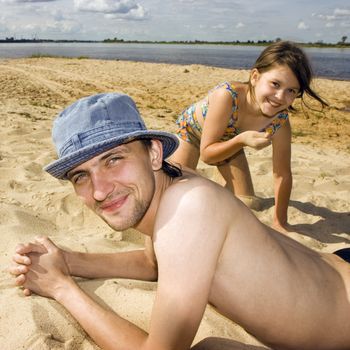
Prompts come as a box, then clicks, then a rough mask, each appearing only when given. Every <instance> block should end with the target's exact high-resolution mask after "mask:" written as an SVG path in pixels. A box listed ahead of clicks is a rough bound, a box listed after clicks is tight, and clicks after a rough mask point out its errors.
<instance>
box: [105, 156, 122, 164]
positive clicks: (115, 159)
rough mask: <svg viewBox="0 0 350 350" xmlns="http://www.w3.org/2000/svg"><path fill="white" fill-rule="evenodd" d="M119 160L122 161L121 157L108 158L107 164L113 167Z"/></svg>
mask: <svg viewBox="0 0 350 350" xmlns="http://www.w3.org/2000/svg"><path fill="white" fill-rule="evenodd" d="M121 159H122V157H120V156H114V157H111V158H108V159H107V164H108V165H114V164H115V163H118V162H119V161H120V160H121Z"/></svg>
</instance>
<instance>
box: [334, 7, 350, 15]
mask: <svg viewBox="0 0 350 350" xmlns="http://www.w3.org/2000/svg"><path fill="white" fill-rule="evenodd" d="M334 15H335V16H340V17H342V16H346V17H350V10H346V9H339V8H336V9H335V10H334Z"/></svg>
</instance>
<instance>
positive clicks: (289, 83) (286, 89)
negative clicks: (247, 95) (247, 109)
mask: <svg viewBox="0 0 350 350" xmlns="http://www.w3.org/2000/svg"><path fill="white" fill-rule="evenodd" d="M251 85H252V86H253V89H254V99H255V102H256V103H257V105H258V106H259V109H260V110H261V113H262V114H263V115H265V116H267V117H273V116H275V115H276V114H277V113H279V112H281V111H283V110H285V109H287V108H288V107H289V106H290V105H291V104H292V103H293V102H294V99H295V98H296V97H297V96H298V94H299V89H300V85H299V82H298V79H297V78H296V76H295V75H294V73H293V72H292V71H291V69H290V68H289V67H288V66H281V65H277V66H275V67H274V68H272V69H270V70H268V71H266V72H263V73H259V71H258V70H257V69H253V71H252V74H251Z"/></svg>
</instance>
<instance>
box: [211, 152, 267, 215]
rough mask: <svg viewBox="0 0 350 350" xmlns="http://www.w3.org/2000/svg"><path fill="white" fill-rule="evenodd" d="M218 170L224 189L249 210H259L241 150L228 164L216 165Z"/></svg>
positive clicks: (245, 160) (245, 159)
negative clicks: (223, 181)
mask: <svg viewBox="0 0 350 350" xmlns="http://www.w3.org/2000/svg"><path fill="white" fill-rule="evenodd" d="M218 170H219V172H220V174H221V175H222V177H223V178H224V180H225V182H226V184H225V187H226V188H228V189H229V190H230V191H231V192H233V193H234V194H235V195H236V196H237V197H238V198H239V199H240V200H241V201H242V202H243V203H245V204H246V205H247V206H248V207H249V208H251V209H255V210H259V209H260V208H261V203H260V200H259V198H257V197H256V196H255V193H254V186H253V182H252V178H251V175H250V170H249V165H248V161H247V158H246V156H245V153H244V150H243V149H242V150H241V151H239V152H238V153H236V154H235V155H234V156H233V157H232V158H231V159H230V161H229V162H228V163H226V164H222V165H218Z"/></svg>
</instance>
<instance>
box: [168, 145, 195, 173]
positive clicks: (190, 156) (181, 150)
mask: <svg viewBox="0 0 350 350" xmlns="http://www.w3.org/2000/svg"><path fill="white" fill-rule="evenodd" d="M179 141H180V145H179V147H178V148H177V150H176V151H175V153H174V154H173V155H172V156H171V157H170V158H169V161H170V162H171V163H173V164H175V165H176V164H180V165H182V166H185V167H188V168H191V169H193V170H195V169H196V168H197V164H198V159H199V149H197V147H195V146H194V145H192V144H191V143H189V142H186V141H184V140H181V139H179Z"/></svg>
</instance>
